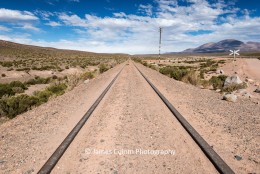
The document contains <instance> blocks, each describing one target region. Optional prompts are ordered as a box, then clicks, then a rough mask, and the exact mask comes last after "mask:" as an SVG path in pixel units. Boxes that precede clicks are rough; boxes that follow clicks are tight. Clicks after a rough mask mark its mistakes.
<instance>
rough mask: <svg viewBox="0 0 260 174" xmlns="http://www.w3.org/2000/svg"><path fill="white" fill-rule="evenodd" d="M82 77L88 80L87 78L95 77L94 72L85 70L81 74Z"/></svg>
mask: <svg viewBox="0 0 260 174" xmlns="http://www.w3.org/2000/svg"><path fill="white" fill-rule="evenodd" d="M81 78H82V79H83V80H87V79H93V78H94V74H93V73H92V72H85V73H83V74H82V75H81Z"/></svg>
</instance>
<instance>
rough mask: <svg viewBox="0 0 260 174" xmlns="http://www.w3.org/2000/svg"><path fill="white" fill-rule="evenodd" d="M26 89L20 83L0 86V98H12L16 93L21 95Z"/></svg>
mask: <svg viewBox="0 0 260 174" xmlns="http://www.w3.org/2000/svg"><path fill="white" fill-rule="evenodd" d="M26 89H27V87H26V86H25V85H24V84H23V83H22V82H20V81H13V82H11V83H9V84H8V83H6V84H0V98H1V97H3V96H4V95H6V96H12V95H15V94H16V93H22V92H24V90H26Z"/></svg>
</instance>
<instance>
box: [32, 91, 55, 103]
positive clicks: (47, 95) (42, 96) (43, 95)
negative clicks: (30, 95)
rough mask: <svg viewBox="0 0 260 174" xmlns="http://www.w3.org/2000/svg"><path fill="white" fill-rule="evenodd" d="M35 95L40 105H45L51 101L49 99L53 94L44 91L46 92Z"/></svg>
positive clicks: (37, 92)
mask: <svg viewBox="0 0 260 174" xmlns="http://www.w3.org/2000/svg"><path fill="white" fill-rule="evenodd" d="M34 95H35V96H36V97H37V98H38V99H39V102H40V103H45V102H47V101H48V100H49V98H50V97H51V96H52V95H53V93H52V92H51V91H49V90H44V91H36V92H35V93H34Z"/></svg>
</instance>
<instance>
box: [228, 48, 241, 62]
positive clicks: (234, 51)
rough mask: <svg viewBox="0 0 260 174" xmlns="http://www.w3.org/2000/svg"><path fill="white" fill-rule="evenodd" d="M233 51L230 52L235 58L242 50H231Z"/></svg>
mask: <svg viewBox="0 0 260 174" xmlns="http://www.w3.org/2000/svg"><path fill="white" fill-rule="evenodd" d="M229 51H230V52H231V53H230V54H229V55H230V56H231V55H234V60H235V59H236V55H239V53H238V51H240V50H229Z"/></svg>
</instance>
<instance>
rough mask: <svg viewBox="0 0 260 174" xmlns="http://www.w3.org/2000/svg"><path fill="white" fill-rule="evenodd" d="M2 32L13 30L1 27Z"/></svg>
mask: <svg viewBox="0 0 260 174" xmlns="http://www.w3.org/2000/svg"><path fill="white" fill-rule="evenodd" d="M0 31H11V29H10V28H7V27H5V26H2V25H0Z"/></svg>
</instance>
